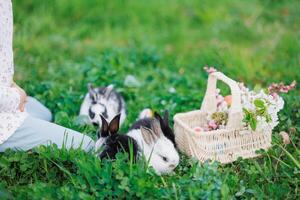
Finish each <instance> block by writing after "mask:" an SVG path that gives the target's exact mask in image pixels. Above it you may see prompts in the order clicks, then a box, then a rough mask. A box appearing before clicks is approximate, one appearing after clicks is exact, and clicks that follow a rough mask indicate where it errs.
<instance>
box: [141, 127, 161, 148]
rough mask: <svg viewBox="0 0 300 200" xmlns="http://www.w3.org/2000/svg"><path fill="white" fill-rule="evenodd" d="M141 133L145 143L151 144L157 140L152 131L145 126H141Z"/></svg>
mask: <svg viewBox="0 0 300 200" xmlns="http://www.w3.org/2000/svg"><path fill="white" fill-rule="evenodd" d="M141 133H142V136H143V139H144V141H145V142H146V144H147V145H151V144H153V143H154V142H155V141H156V140H157V137H156V136H155V135H154V133H153V131H152V130H151V129H149V128H147V127H145V126H141Z"/></svg>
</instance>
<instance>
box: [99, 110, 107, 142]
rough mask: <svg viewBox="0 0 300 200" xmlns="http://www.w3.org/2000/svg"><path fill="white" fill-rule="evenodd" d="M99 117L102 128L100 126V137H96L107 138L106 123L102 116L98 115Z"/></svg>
mask: <svg viewBox="0 0 300 200" xmlns="http://www.w3.org/2000/svg"><path fill="white" fill-rule="evenodd" d="M100 117H101V120H102V126H101V132H100V136H99V135H98V137H107V136H108V135H109V130H108V123H107V121H106V119H105V118H104V117H103V116H102V115H100Z"/></svg>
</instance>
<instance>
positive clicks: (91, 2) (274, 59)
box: [0, 0, 300, 199]
mask: <svg viewBox="0 0 300 200" xmlns="http://www.w3.org/2000/svg"><path fill="white" fill-rule="evenodd" d="M13 5H14V31H15V34H14V56H15V71H16V74H15V79H16V82H18V83H19V84H20V85H21V86H22V87H24V88H25V89H26V91H27V92H28V94H29V95H32V96H34V97H36V98H37V99H39V100H40V101H42V102H43V103H44V104H45V105H46V106H47V107H49V108H50V109H51V111H52V112H53V114H54V116H55V122H56V123H58V124H60V125H63V126H66V127H70V128H72V129H75V130H78V131H81V132H84V133H86V134H88V135H90V136H92V137H93V138H95V135H96V133H95V131H96V130H95V128H94V127H92V126H84V127H82V126H79V125H78V124H77V123H76V117H77V115H78V112H79V107H80V104H81V101H82V100H83V97H84V95H85V93H86V91H87V89H86V85H87V83H89V82H92V83H94V84H95V85H99V86H101V85H102V86H103V85H107V84H111V83H112V84H114V85H115V86H116V88H117V89H118V91H120V92H121V94H122V95H123V96H124V98H125V100H126V103H127V108H128V117H127V119H126V123H125V125H124V126H123V127H122V131H123V132H126V130H127V128H128V127H129V126H130V124H131V123H132V122H134V120H135V119H136V118H137V116H138V113H139V112H140V111H141V110H142V109H143V108H145V107H150V108H152V109H154V110H158V111H162V110H163V109H169V110H170V112H171V114H172V116H173V115H174V114H175V113H178V112H185V111H189V110H193V109H197V108H199V107H200V105H201V101H202V97H203V95H204V92H205V88H206V79H207V75H206V73H205V72H204V71H203V66H205V65H209V66H215V67H216V68H217V69H218V70H220V71H222V72H224V73H226V74H227V75H228V76H230V77H232V78H233V79H235V80H238V81H243V82H245V83H246V84H247V85H248V86H249V87H252V88H253V87H255V86H256V85H259V86H267V85H268V84H270V83H272V82H278V81H284V82H286V83H290V82H291V81H292V80H297V81H298V82H300V29H299V28H300V12H299V10H300V2H299V1H297V0H286V1H280V0H272V1H271V0H265V1H262V0H260V1H258V0H254V1H238V0H231V1H230V0H221V1H209V0H200V1H196V0H191V1H179V0H165V1H159V0H153V1H146V0H140V1H138V0H136V1H133V0H129V1H124V0H116V1H104V0H103V1H102V0H101V1H100V0H88V1H84V0H72V1H68V0H52V1H40V0H14V1H13ZM128 75H132V76H134V77H135V78H136V79H137V80H138V81H139V83H140V84H139V85H137V86H135V87H132V86H130V85H126V84H124V80H125V78H126V76H128ZM170 88H175V90H176V92H175V93H171V92H170ZM172 90H173V89H172ZM284 99H285V101H286V105H285V109H284V110H283V111H282V112H281V114H280V121H281V122H280V124H279V126H278V127H276V129H275V130H274V132H273V142H272V144H273V146H272V148H271V149H270V150H269V151H267V152H263V156H262V157H260V158H256V159H251V160H239V161H236V162H234V163H232V164H228V165H220V164H217V163H215V164H212V165H208V164H204V165H203V164H198V163H197V162H196V161H195V160H192V159H188V158H187V157H185V156H184V155H182V157H181V163H180V165H179V166H178V167H177V168H176V170H175V173H174V174H173V175H169V176H162V177H160V176H157V175H155V174H154V173H153V171H151V170H150V171H147V170H146V167H145V165H144V163H143V162H138V163H137V164H127V163H126V162H125V161H124V159H125V158H124V155H120V157H119V159H117V161H116V162H113V163H111V162H108V161H105V162H102V163H101V161H99V160H98V159H97V158H95V157H94V156H93V155H92V154H87V153H85V152H83V151H80V150H70V151H66V150H58V149H57V148H56V147H40V148H38V149H37V150H36V151H33V152H12V151H7V152H5V153H2V154H0V199H2V198H3V199H5V198H7V199H10V198H16V199H42V198H43V199H103V198H106V199H221V198H222V199H300V136H299V132H300V90H299V89H296V90H295V91H293V92H291V93H290V94H289V95H285V96H284ZM280 131H287V132H288V133H289V135H290V138H291V140H292V144H289V145H284V144H283V142H282V140H281V138H280V136H279V134H278V133H279V132H280Z"/></svg>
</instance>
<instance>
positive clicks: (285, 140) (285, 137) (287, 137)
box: [279, 131, 291, 144]
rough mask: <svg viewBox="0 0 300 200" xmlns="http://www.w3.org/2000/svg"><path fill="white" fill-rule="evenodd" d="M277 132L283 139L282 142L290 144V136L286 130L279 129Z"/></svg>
mask: <svg viewBox="0 0 300 200" xmlns="http://www.w3.org/2000/svg"><path fill="white" fill-rule="evenodd" d="M279 134H280V136H281V137H282V140H283V143H284V144H290V143H291V140H290V137H289V135H288V134H287V132H285V131H281V132H280V133H279Z"/></svg>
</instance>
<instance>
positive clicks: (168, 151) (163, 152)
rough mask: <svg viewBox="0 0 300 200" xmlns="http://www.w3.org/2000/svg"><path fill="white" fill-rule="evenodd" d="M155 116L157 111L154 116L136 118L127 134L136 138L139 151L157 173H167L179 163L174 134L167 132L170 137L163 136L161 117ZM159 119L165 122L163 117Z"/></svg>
mask: <svg viewBox="0 0 300 200" xmlns="http://www.w3.org/2000/svg"><path fill="white" fill-rule="evenodd" d="M157 118H158V113H156V117H155V118H144V119H140V120H138V121H137V122H136V123H134V124H133V125H132V127H131V128H130V131H129V132H128V133H127V135H128V136H130V137H132V138H134V139H135V140H136V142H137V144H138V146H139V149H140V151H142V153H143V154H144V156H145V158H146V159H147V160H149V165H150V166H152V167H153V169H154V170H155V172H156V173H157V174H167V173H170V172H172V171H173V170H174V169H175V168H176V166H177V165H178V164H179V155H178V152H177V150H176V148H175V142H174V143H173V141H172V140H173V139H172V138H174V137H173V135H174V134H173V135H171V134H169V133H170V132H168V137H169V136H170V138H171V139H169V138H168V137H167V136H165V133H164V132H163V130H162V128H161V122H160V119H161V117H160V116H159V118H160V119H157ZM161 120H162V122H163V123H165V121H164V119H161ZM163 126H164V125H163ZM168 126H169V125H168ZM168 131H169V130H168ZM171 131H172V130H171ZM172 133H173V132H172Z"/></svg>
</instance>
